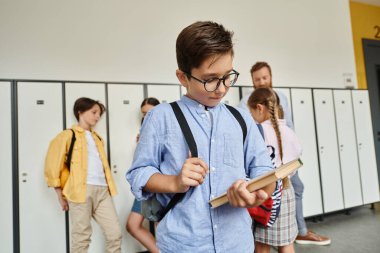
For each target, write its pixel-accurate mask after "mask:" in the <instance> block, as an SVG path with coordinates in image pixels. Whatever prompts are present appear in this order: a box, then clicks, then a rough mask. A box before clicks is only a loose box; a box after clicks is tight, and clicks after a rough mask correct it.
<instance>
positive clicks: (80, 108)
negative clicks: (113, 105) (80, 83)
mask: <svg viewBox="0 0 380 253" xmlns="http://www.w3.org/2000/svg"><path fill="white" fill-rule="evenodd" d="M94 105H98V106H99V107H100V116H102V114H103V113H104V112H105V111H106V107H105V106H104V105H103V104H102V103H100V102H99V101H96V100H93V99H91V98H85V97H81V98H78V99H77V100H76V101H75V103H74V108H73V111H74V115H75V118H76V119H77V120H78V121H79V113H80V112H85V111H88V110H90V109H91V108H92V107H93V106H94Z"/></svg>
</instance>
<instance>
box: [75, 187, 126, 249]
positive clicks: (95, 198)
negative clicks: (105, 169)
mask: <svg viewBox="0 0 380 253" xmlns="http://www.w3.org/2000/svg"><path fill="white" fill-rule="evenodd" d="M69 209H70V219H71V253H82V252H83V253H86V252H87V251H88V247H89V245H90V242H91V239H90V238H91V234H92V228H91V217H92V218H94V220H95V221H96V222H97V223H98V224H99V225H100V227H101V228H102V230H103V232H104V235H105V237H106V252H107V253H115V252H121V229H120V224H119V220H118V218H117V214H116V210H115V207H114V205H113V202H112V198H111V195H110V194H109V192H108V187H104V186H95V185H87V194H86V202H85V203H74V202H69Z"/></svg>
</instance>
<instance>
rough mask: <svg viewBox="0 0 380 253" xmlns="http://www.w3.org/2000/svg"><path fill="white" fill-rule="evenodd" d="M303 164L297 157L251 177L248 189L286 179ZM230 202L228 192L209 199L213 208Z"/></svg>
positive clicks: (257, 188)
mask: <svg viewBox="0 0 380 253" xmlns="http://www.w3.org/2000/svg"><path fill="white" fill-rule="evenodd" d="M301 166H302V161H301V159H296V160H293V161H291V162H288V163H285V164H283V165H281V166H280V167H278V168H277V169H274V170H271V171H268V172H267V173H265V174H263V175H261V176H258V177H256V178H254V179H251V180H249V181H248V185H247V190H248V191H249V192H254V191H257V190H259V189H262V188H264V187H265V186H267V185H269V184H271V183H274V182H276V181H277V180H279V179H284V178H285V177H287V176H289V175H290V174H292V173H293V172H295V171H296V170H297V169H299V168H300V167H301ZM227 202H228V198H227V193H224V194H222V195H220V196H218V197H216V198H213V199H211V200H210V201H209V203H210V205H211V207H212V208H216V207H219V206H221V205H224V204H226V203H227Z"/></svg>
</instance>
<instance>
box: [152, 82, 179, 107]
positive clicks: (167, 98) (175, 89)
mask: <svg viewBox="0 0 380 253" xmlns="http://www.w3.org/2000/svg"><path fill="white" fill-rule="evenodd" d="M180 89H181V88H180V86H179V85H158V84H157V85H153V84H151V85H148V97H155V98H157V99H158V100H160V102H161V103H171V102H173V101H177V100H179V98H180V95H181V90H180Z"/></svg>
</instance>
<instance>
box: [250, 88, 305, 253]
mask: <svg viewBox="0 0 380 253" xmlns="http://www.w3.org/2000/svg"><path fill="white" fill-rule="evenodd" d="M247 104H248V107H249V109H250V111H251V114H252V116H253V118H254V119H255V121H256V122H257V123H259V124H261V126H262V127H263V130H264V139H265V143H266V144H267V145H270V146H272V147H274V151H275V166H276V167H278V166H280V165H281V164H284V163H287V162H290V161H292V160H294V159H297V158H299V157H300V155H301V145H300V142H299V141H298V139H297V136H296V135H295V133H294V132H293V130H292V129H290V128H289V127H288V126H287V125H286V121H285V120H284V119H280V118H279V115H280V116H281V115H283V113H282V108H281V107H280V106H279V104H280V103H279V99H278V97H277V95H276V93H275V92H274V91H272V90H271V89H269V88H258V89H255V91H254V92H253V93H252V95H251V96H250V97H249V99H248V103H247ZM283 187H284V188H283V190H282V199H281V209H280V214H279V216H278V218H277V220H276V222H275V223H274V224H273V226H272V227H269V228H265V227H264V226H261V225H260V224H257V225H256V229H255V231H254V237H255V249H256V253H269V252H270V246H276V247H278V252H281V253H292V252H294V247H293V242H294V240H295V238H296V236H297V233H298V231H297V223H296V216H295V215H296V213H295V196H294V189H293V187H292V184H291V182H290V180H289V179H288V178H285V179H284V180H283Z"/></svg>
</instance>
